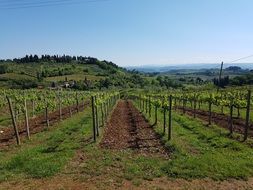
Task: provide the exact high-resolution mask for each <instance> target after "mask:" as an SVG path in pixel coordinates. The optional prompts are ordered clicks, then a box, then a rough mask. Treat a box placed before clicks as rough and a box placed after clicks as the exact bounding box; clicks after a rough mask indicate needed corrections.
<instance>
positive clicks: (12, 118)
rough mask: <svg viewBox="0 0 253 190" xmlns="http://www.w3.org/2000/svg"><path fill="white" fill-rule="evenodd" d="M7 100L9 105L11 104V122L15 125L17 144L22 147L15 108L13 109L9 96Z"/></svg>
mask: <svg viewBox="0 0 253 190" xmlns="http://www.w3.org/2000/svg"><path fill="white" fill-rule="evenodd" d="M6 98H7V101H8V104H9V109H10V113H11V120H12V124H13V127H14V132H15V137H16V140H17V144H18V145H20V144H21V142H20V138H19V132H18V127H17V123H16V120H15V114H14V111H13V107H12V102H11V99H10V98H9V97H8V96H6Z"/></svg>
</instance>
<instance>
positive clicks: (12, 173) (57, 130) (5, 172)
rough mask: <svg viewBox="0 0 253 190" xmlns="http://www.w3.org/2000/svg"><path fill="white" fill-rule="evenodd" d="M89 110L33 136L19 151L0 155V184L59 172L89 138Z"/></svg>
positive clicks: (13, 150) (0, 153)
mask: <svg viewBox="0 0 253 190" xmlns="http://www.w3.org/2000/svg"><path fill="white" fill-rule="evenodd" d="M89 113H90V109H87V110H86V111H85V112H84V113H79V114H77V115H75V116H73V117H72V118H70V119H67V120H65V121H63V122H61V123H59V124H58V126H56V127H52V129H51V130H48V131H45V132H41V133H38V134H36V135H33V136H32V140H31V141H26V142H25V143H24V144H23V145H22V146H21V147H11V150H7V151H1V152H0V170H1V173H0V181H3V180H9V179H12V178H18V177H32V178H42V177H50V176H53V175H55V174H56V173H58V172H59V171H61V170H62V168H63V167H64V165H66V163H67V162H68V161H69V160H70V159H71V158H72V157H73V156H74V153H75V151H76V150H77V149H79V148H80V147H81V142H82V141H83V140H84V139H85V138H87V137H90V136H91V123H90V122H91V118H90V114H89Z"/></svg>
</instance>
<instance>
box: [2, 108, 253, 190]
mask: <svg viewBox="0 0 253 190" xmlns="http://www.w3.org/2000/svg"><path fill="white" fill-rule="evenodd" d="M162 118H163V117H162V113H161V112H159V114H158V124H157V126H154V129H155V130H156V131H157V132H158V133H159V134H161V135H162V131H163V127H162V123H163V120H162ZM153 121H154V114H153V115H152V117H151V118H150V122H151V123H153ZM172 123H173V134H172V141H170V142H168V141H167V132H166V135H165V136H163V139H162V140H163V141H164V143H165V145H166V146H167V147H168V148H169V149H170V150H171V151H172V155H171V158H170V159H165V158H160V157H150V156H149V157H147V156H144V155H140V154H137V153H135V152H133V151H132V150H121V151H114V150H109V149H103V148H101V147H100V146H99V142H100V140H101V136H102V135H103V127H102V128H100V132H101V135H100V137H99V138H98V141H97V143H92V141H91V140H87V139H89V137H91V135H92V133H91V131H92V130H91V129H92V123H91V117H90V109H89V110H86V111H85V112H83V113H79V114H77V115H75V116H73V117H72V118H69V119H67V120H65V121H63V122H61V123H59V124H58V125H57V126H55V127H53V128H51V129H50V130H48V131H45V132H42V133H39V134H36V135H33V137H32V140H31V141H27V142H25V143H24V144H23V145H22V146H21V147H16V146H13V147H10V149H9V150H6V151H1V152H0V170H1V173H0V180H1V181H2V185H3V187H9V188H10V189H12V188H13V187H14V186H16V185H17V184H21V186H22V187H24V186H25V187H27V184H29V187H32V188H35V187H37V186H38V184H40V185H41V186H40V187H41V188H40V189H50V188H49V186H50V185H52V186H50V187H53V188H51V189H65V187H66V186H69V187H72V188H73V187H76V189H77V188H79V189H80V187H84V188H85V187H86V188H89V189H91V188H93V187H94V189H95V188H98V189H108V187H111V188H112V189H115V188H119V187H124V188H126V189H129V188H130V187H129V186H128V183H129V182H130V183H131V185H132V186H131V187H135V188H137V187H143V188H142V189H151V186H149V185H150V184H153V185H154V187H157V186H159V184H161V183H163V185H164V188H165V189H167V187H174V186H175V187H178V186H180V185H181V186H182V188H180V189H190V187H193V188H196V187H203V186H201V185H202V184H206V185H207V182H208V180H206V178H212V179H214V180H226V179H231V178H234V179H247V178H248V177H251V176H253V151H252V148H250V147H249V146H248V145H247V144H243V143H239V142H237V141H235V140H232V139H229V138H228V137H227V136H226V131H225V130H223V129H221V128H219V127H217V126H210V127H209V128H207V127H206V126H204V125H203V124H202V122H201V121H199V120H196V119H195V120H193V119H191V118H189V117H186V116H182V115H180V114H178V113H175V112H174V113H173V122H172ZM182 178H184V179H187V180H189V179H190V180H193V182H192V186H191V185H189V183H190V182H188V181H182V180H181V179H182ZM203 178H205V181H199V180H200V179H203ZM20 179H21V182H18V180H20ZM157 179H162V181H163V182H160V181H159V182H157ZM7 180H8V182H6V181H7ZM42 180H43V181H42ZM178 180H179V181H178ZM194 180H195V181H194ZM4 181H5V182H4ZM196 181H197V182H196ZM156 183H159V184H156ZM181 183H182V184H181ZM195 183H196V184H195ZM215 183H216V182H215V181H209V182H208V185H209V186H207V187H213V185H215ZM235 183H237V182H235ZM58 184H59V186H57V188H56V185H58ZM60 184H61V186H60ZM81 184H82V186H81ZM200 184H201V185H200ZM217 184H220V182H218V183H217ZM126 185H127V186H126ZM146 185H147V186H146ZM170 185H173V186H170ZM47 187H48V188H47ZM152 187H153V186H152ZM187 187H189V188H187ZM0 189H1V188H0ZM66 189H68V188H66ZM69 189H71V188H69ZM152 189H157V188H152ZM161 189H163V188H161ZM172 189H173V188H172ZM202 189H205V188H202ZM208 189H210V188H208Z"/></svg>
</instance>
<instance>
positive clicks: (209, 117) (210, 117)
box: [208, 95, 212, 125]
mask: <svg viewBox="0 0 253 190" xmlns="http://www.w3.org/2000/svg"><path fill="white" fill-rule="evenodd" d="M208 113H209V114H208V125H211V124H212V99H211V95H210V98H209V101H208Z"/></svg>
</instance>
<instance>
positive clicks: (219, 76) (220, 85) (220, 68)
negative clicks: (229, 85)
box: [218, 61, 223, 90]
mask: <svg viewBox="0 0 253 190" xmlns="http://www.w3.org/2000/svg"><path fill="white" fill-rule="evenodd" d="M222 69H223V61H222V62H221V67H220V75H219V87H218V90H219V89H220V86H221V75H222Z"/></svg>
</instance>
